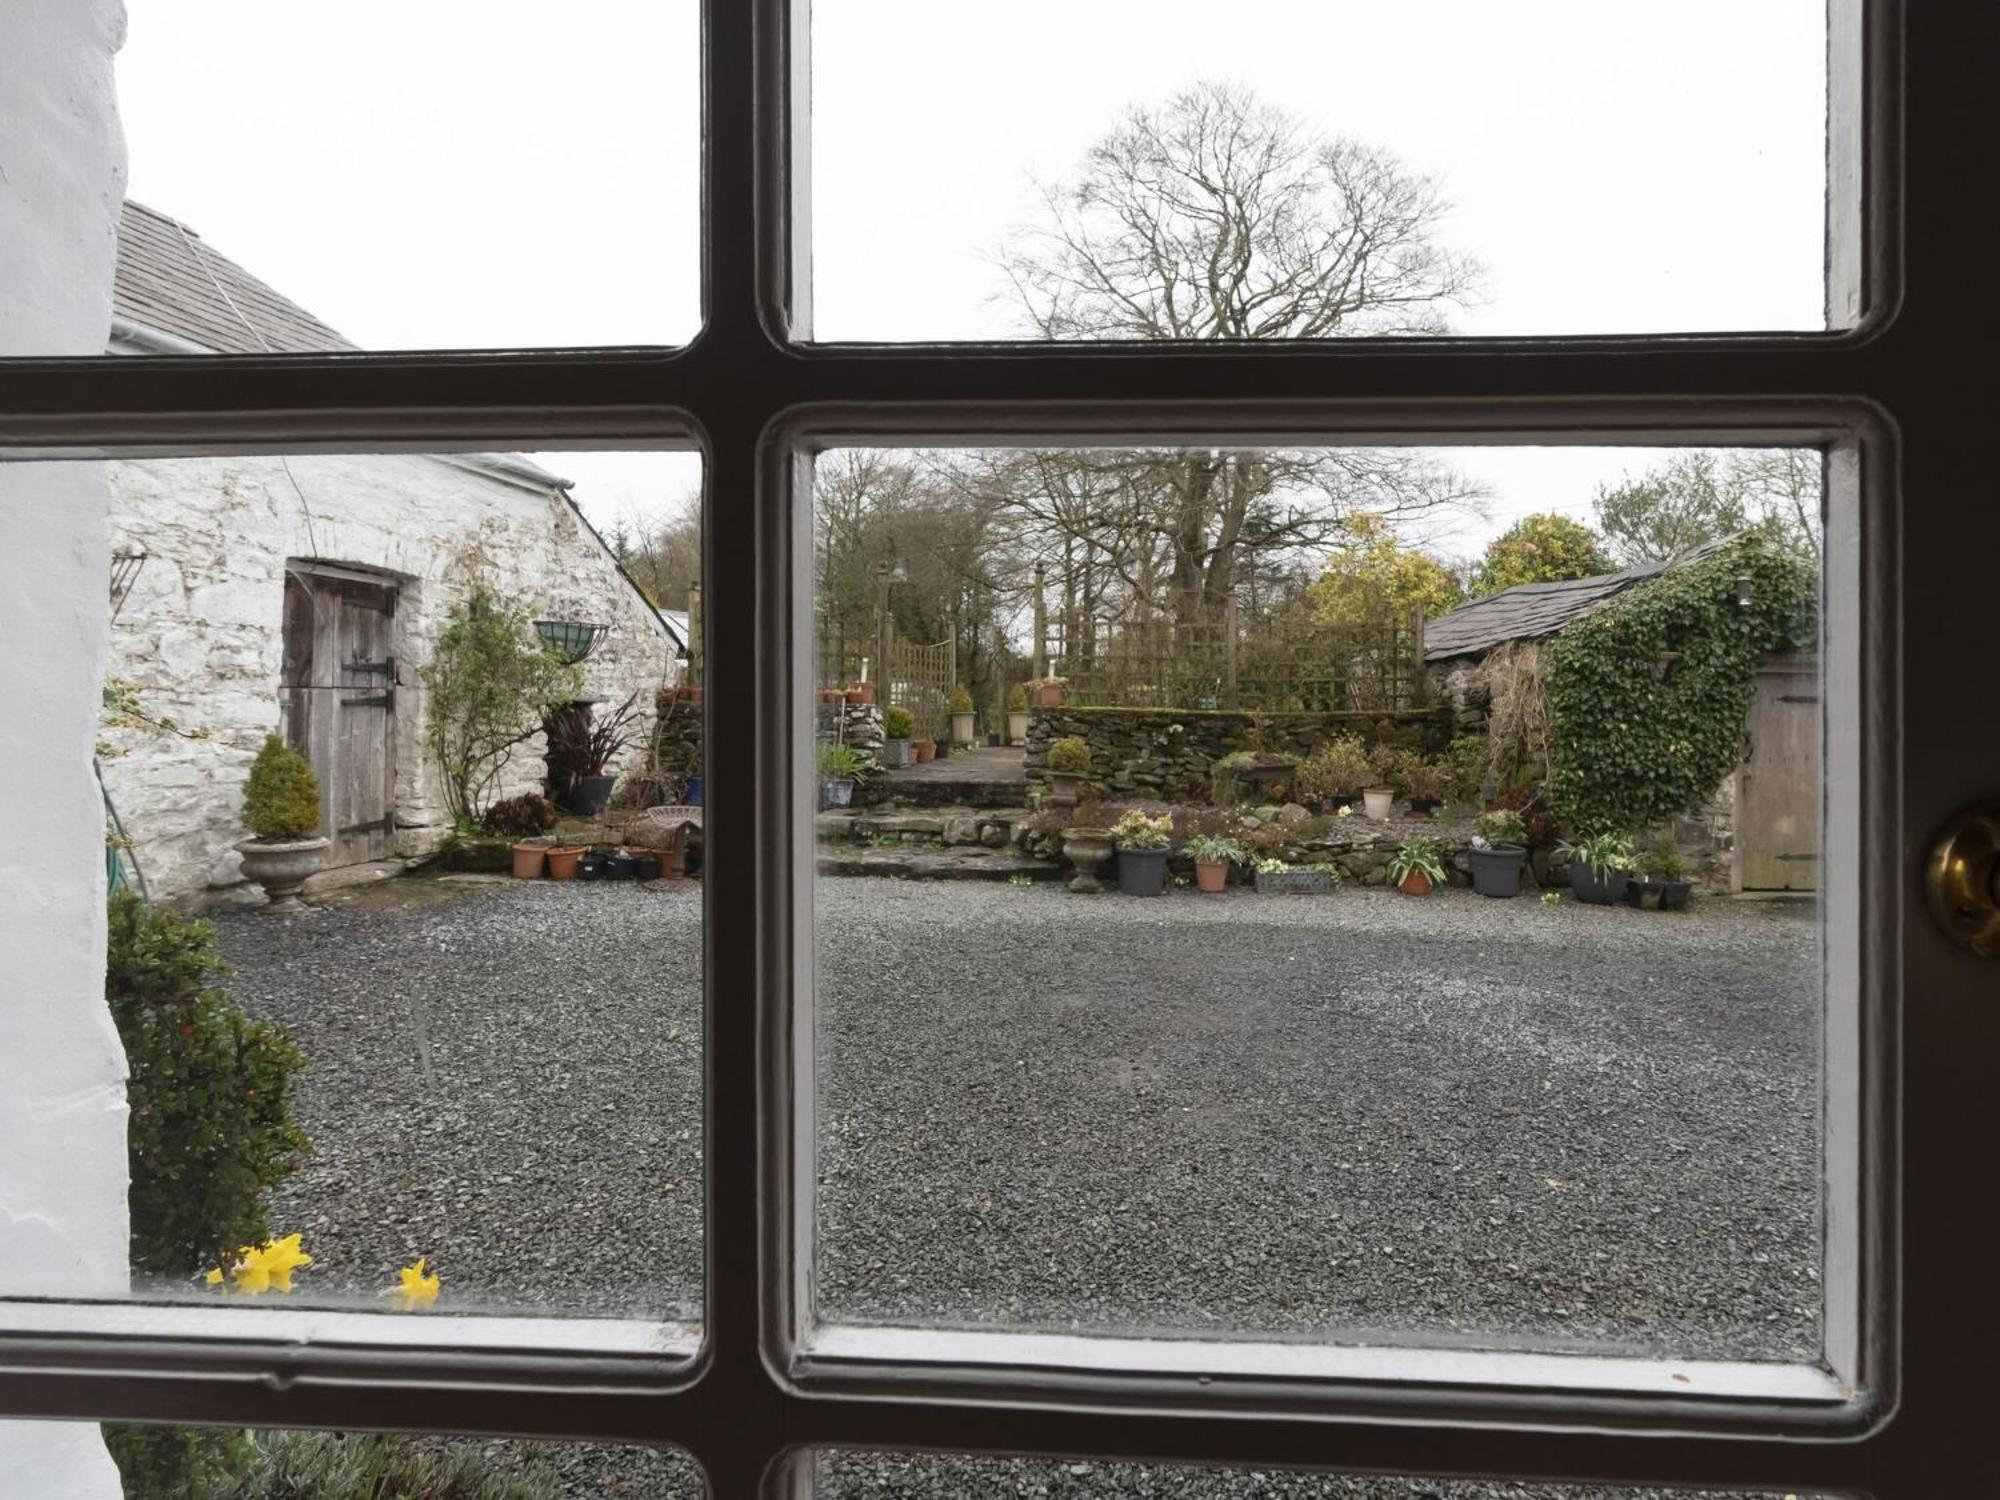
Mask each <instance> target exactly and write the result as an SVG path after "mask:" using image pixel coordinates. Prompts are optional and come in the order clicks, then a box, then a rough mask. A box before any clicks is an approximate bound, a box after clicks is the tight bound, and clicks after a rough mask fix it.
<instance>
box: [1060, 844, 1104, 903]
mask: <svg viewBox="0 0 2000 1500" xmlns="http://www.w3.org/2000/svg"><path fill="white" fill-rule="evenodd" d="M1113 852H1114V850H1113V845H1112V842H1111V835H1110V834H1108V833H1103V832H1100V831H1099V830H1096V829H1090V828H1071V829H1067V830H1065V831H1064V833H1063V858H1064V859H1066V860H1068V861H1069V862H1070V863H1071V864H1072V865H1074V866H1076V874H1075V875H1074V876H1072V877H1071V879H1070V883H1069V888H1070V889H1071V890H1073V891H1075V892H1077V893H1078V894H1079V895H1088V894H1090V893H1092V892H1094V891H1101V890H1103V889H1104V882H1103V880H1102V879H1101V878H1100V872H1102V870H1103V869H1104V865H1105V862H1106V861H1107V860H1109V859H1110V858H1111V856H1112V853H1113Z"/></svg>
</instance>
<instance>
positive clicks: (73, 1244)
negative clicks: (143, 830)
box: [0, 0, 128, 1500]
mask: <svg viewBox="0 0 2000 1500" xmlns="http://www.w3.org/2000/svg"><path fill="white" fill-rule="evenodd" d="M124 29H125V13H124V8H123V7H122V6H121V5H119V4H118V3H116V0H18V3H10V4H5V5H0V59H4V61H0V74H4V77H5V82H4V83H0V148H3V149H0V156H4V165H0V355H17V354H22V355H32V354H97V353H100V352H102V350H103V345H104V330H105V328H106V327H107V326H108V325H109V323H110V319H111V264H112V234H113V227H114V225H115V224H116V222H117V212H118V204H119V200H120V199H121V198H122V196H123V193H124V175H125V153H124V147H123V144H122V142H121V140H120V137H119V130H118V113H117V106H116V103H115V99H114V94H113V90H112V71H111V70H112V58H113V56H114V55H115V54H116V53H117V51H118V48H119V45H120V43H121V42H122V41H123V40H124ZM106 509H107V496H106V489H105V480H104V474H103V470H102V468H101V466H98V465H94V464H74V465H67V466H63V467H61V468H56V467H53V466H48V465H13V466H9V465H5V464H0V536H4V537H5V538H6V540H5V542H4V544H0V639H4V640H6V641H8V642H9V643H10V649H8V650H6V651H4V652H0V696H4V701H5V702H6V704H7V706H8V712H7V713H5V714H4V715H0V775H4V776H5V778H6V782H7V785H8V786H9V787H11V788H12V789H13V797H12V799H11V801H12V806H11V807H10V809H9V815H8V825H9V837H8V838H7V840H6V841H5V843H4V844H0V995H4V996H5V997H6V999H5V1002H4V1003H5V1011H6V1018H7V1040H6V1044H5V1045H4V1046H0V1294H4V1295H9V1296H18V1295H22V1294H28V1295H41V1296H58V1297H60V1296H78V1297H116V1296H120V1295H122V1294H123V1293H124V1292H125V1290H126V1287H127V1280H126V1276H127V1272H126V1267H127V1254H128V1251H127V1248H126V1244H127V1238H128V1228H127V1221H126V1214H125V1170H126V1168H125V1118H126V1111H125V1087H124V1081H125V1058H124V1054H123V1052H122V1051H121V1049H120V1047H119V1045H118V1033H117V1030H116V1029H115V1028H114V1027H113V1026H112V1024H111V1016H110V1013H109V1012H108V1011H107V1010H106V1009H105V1006H104V854H103V826H104V824H103V815H102V813H101V811H100V809H99V804H98V800H97V787H96V784H95V782H94V780H93V778H92V776H91V770H90V753H91V742H92V738H93V736H94V733H95V729H96V720H97V701H96V700H97V679H98V675H99V673H100V672H101V671H102V669H103V666H104V657H105V636H106V629H105V609H104V569H105V559H106V554H107V548H106V543H105V514H106ZM119 1488H120V1487H119V1483H118V1473H117V1470H116V1469H115V1468H113V1466H112V1463H111V1459H110V1456H109V1455H108V1454H107V1453H106V1452H105V1451H104V1443H103V1440H102V1439H101V1438H100V1437H99V1435H98V1431H97V1429H96V1428H95V1427H93V1426H90V1425H88V1424H85V1423H74V1422H71V1423H65V1422H4V1421H0V1495H61V1496H63V1497H65V1500H116V1497H117V1496H118V1494H119Z"/></svg>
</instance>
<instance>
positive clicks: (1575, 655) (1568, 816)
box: [1545, 533, 1819, 832]
mask: <svg viewBox="0 0 2000 1500" xmlns="http://www.w3.org/2000/svg"><path fill="white" fill-rule="evenodd" d="M1818 590H1819V578H1818V574H1817V571H1816V569H1815V568H1814V567H1813V565H1812V564H1811V562H1810V561H1807V560H1802V559H1801V558H1799V557H1797V556H1795V555H1792V554H1789V553H1787V552H1785V551H1782V550H1780V549H1779V548H1777V547H1775V546H1773V545H1772V544H1771V542H1770V541H1769V540H1768V539H1767V538H1765V537H1763V536H1762V535H1760V534H1757V533H1751V534H1748V535H1745V536H1743V537H1740V538H1738V539H1737V540H1735V541H1733V542H1731V543H1730V544H1728V545H1727V546H1725V547H1723V548H1721V549H1720V550H1719V551H1718V552H1716V553H1715V554H1714V555H1713V556H1710V557H1707V558H1704V559H1702V560H1701V561H1700V562H1697V563H1692V564H1689V565H1687V566H1685V567H1681V568H1676V569H1674V570H1673V571H1671V572H1668V573H1665V574H1662V575H1661V576H1660V577H1659V578H1657V579H1655V580H1653V581H1652V582H1650V583H1645V584H1641V585H1639V586H1638V587H1636V588H1633V589H1630V590H1628V591H1627V592H1626V593H1624V594H1622V595H1620V596H1619V597H1618V598H1617V599H1616V600H1614V601H1613V602H1612V603H1610V604H1607V605H1606V606H1604V607H1603V608H1602V609H1599V610H1597V611H1595V612H1593V613H1592V614H1589V615H1587V616H1585V617H1584V618H1583V619H1581V620H1578V621H1577V622H1576V623H1575V624H1573V625H1571V626H1570V627H1569V628H1568V629H1567V630H1565V631H1563V633H1562V634H1561V635H1559V636H1558V637H1556V639H1555V641H1554V642H1553V643H1552V644H1551V645H1550V647H1549V649H1548V651H1547V653H1546V659H1547V667H1546V673H1545V675H1546V682H1547V687H1548V701H1549V728H1550V740H1551V748H1550V758H1549V781H1548V788H1547V792H1548V798H1549V801H1550V803H1551V804H1552V805H1553V806H1554V808H1555V810H1556V812H1557V814H1558V815H1559V816H1561V817H1562V818H1563V819H1564V820H1565V821H1566V822H1568V823H1569V824H1570V825H1571V826H1572V827H1573V828H1576V829H1579V830H1585V831H1590V832H1600V831H1617V832H1626V831H1629V830H1632V829H1637V828H1642V827H1644V826H1646V825H1648V824H1652V823H1659V822H1663V821H1665V820H1666V819H1668V818H1672V817H1675V816H1677V815H1679V814H1681V813H1683V812H1686V811H1688V810H1689V809H1690V808H1693V807H1695V806H1697V805H1699V804H1700V803H1702V802H1704V801H1706V800H1707V799H1708V798H1709V797H1711V796H1713V795H1714V794H1715V791H1716V789H1717V788H1718V787H1719V786H1721V784H1722V780H1723V778H1724V777H1725V776H1727V775H1728V774H1729V773H1730V772H1731V771H1732V770H1734V769H1735V767H1736V766H1737V764H1738V763H1739V761H1740V760H1741V758H1742V750H1743V729H1744V722H1745V720H1746V718H1747V716H1748V714H1749V711H1750V700H1751V695H1752V693H1753V691H1754V687H1755V679H1756V674H1757V664H1758V662H1759V660H1760V659H1761V658H1762V657H1763V656H1765V655H1766V654H1767V653H1769V652H1773V651H1785V650H1793V649H1799V648H1805V647H1811V646H1812V645H1813V644H1814V643H1815V641H1816V639H1817V599H1818Z"/></svg>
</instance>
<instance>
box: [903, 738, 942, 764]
mask: <svg viewBox="0 0 2000 1500" xmlns="http://www.w3.org/2000/svg"><path fill="white" fill-rule="evenodd" d="M936 755H937V741H936V740H929V739H925V740H911V741H910V758H911V759H912V760H914V761H915V762H916V763H917V764H918V765H920V766H921V765H927V764H929V763H930V761H931V760H932V759H934V758H935V757H936Z"/></svg>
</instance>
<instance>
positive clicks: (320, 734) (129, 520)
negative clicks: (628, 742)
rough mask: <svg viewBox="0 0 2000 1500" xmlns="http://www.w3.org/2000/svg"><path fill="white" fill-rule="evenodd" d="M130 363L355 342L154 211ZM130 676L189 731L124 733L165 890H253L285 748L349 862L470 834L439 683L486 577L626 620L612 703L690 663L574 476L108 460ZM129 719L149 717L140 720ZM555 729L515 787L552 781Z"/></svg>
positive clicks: (515, 461) (128, 260)
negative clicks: (251, 851)
mask: <svg viewBox="0 0 2000 1500" xmlns="http://www.w3.org/2000/svg"><path fill="white" fill-rule="evenodd" d="M114 313H115V316H114V320H113V323H112V329H111V339H110V352H111V353H113V354H123V355H140V356H143V355H149V354H158V353H189V352H214V353H250V352H257V351H261V350H273V351H281V352H294V351H303V350H329V349H349V348H352V347H353V345H351V344H349V343H348V342H347V341H346V340H345V339H343V338H342V337H341V336H340V335H339V334H338V333H336V332H335V331H334V330H333V329H331V328H328V327H327V326H326V325H325V324H323V323H321V322H319V321H318V320H317V319H315V318H314V317H312V316H311V314H309V313H307V312H306V311H305V310H304V309H302V308H300V307H298V306H297V305H296V304H295V303H292V302H291V301H289V300H287V299H286V298H285V297H283V296H282V295H280V294H279V293H278V292H276V291H274V290H273V289H272V288H270V287H269V286H267V285H265V284H264V283H263V282H261V281H259V280H258V279H257V278H255V277H254V276H251V275H250V274H249V273H248V272H246V271H244V270H243V269H242V268H241V267H239V266H237V265H235V264H233V263H232V262H230V261H229V260H227V259H225V258H224V257H222V256H220V255H218V254H217V253H216V252H215V251H213V250H211V249H210V248H209V247H208V246H207V245H206V244H204V243H203V242H202V241H201V239H200V238H199V237H198V236H197V235H195V234H194V232H193V231H192V230H190V229H187V228H186V227H185V226H183V225H181V224H179V223H178V222H176V221H175V220H173V219H170V218H167V217H165V216H164V215H161V214H158V213H156V212H154V211H153V210H151V209H148V208H144V207H142V206H140V205H138V204H135V203H127V204H126V205H125V208H124V211H123V213H122V214H121V216H120V221H119V239H118V258H117V279H116V297H115V302H114ZM105 467H106V469H107V470H108V475H109V481H110V487H111V496H112V507H111V533H112V551H113V577H112V596H113V607H114V609H115V611H116V617H115V621H114V625H113V630H112V648H111V661H110V667H109V675H110V677H111V679H113V681H114V682H115V683H116V684H118V685H119V687H120V688H121V689H123V690H129V692H130V693H131V695H132V701H134V702H136V703H137V704H138V705H139V706H140V708H141V710H142V711H143V714H144V716H146V717H147V718H150V719H154V720H169V721H171V724H172V727H171V728H163V727H158V726H154V727H146V726H143V725H140V726H134V725H129V724H128V725H126V726H124V727H114V728H108V729H107V730H106V733H105V741H106V743H105V746H104V749H105V751H106V752H107V753H106V754H105V755H104V757H103V778H104V784H105V788H106V791H107V793H108V795H109V797H110V798H111V801H112V804H113V806H114V807H115V808H116V811H117V814H118V816H119V819H120V821H121V823H122V825H123V828H124V832H125V835H126V838H127V839H128V840H129V842H130V846H131V848H132V851H133V854H134V855H135V857H136V859H137V862H138V865H139V868H140V870H141V872H142V873H143V875H144V877H145V880H146V883H147V886H148V888H149V890H150V891H151V893H152V894H153V895H154V896H155V897H156V898H159V899H166V900H170V901H174V902H176V903H179V904H185V905H199V904H202V903H204V902H206V901H209V900H213V899H216V898H217V897H218V896H220V895H223V894H225V893H227V892H228V891H230V889H231V888H233V887H237V886H239V885H240V884H241V876H240V875H239V873H238V870H237V863H238V860H237V855H236V853H235V850H234V848H233V847H232V846H233V845H234V844H235V843H236V842H237V841H238V840H240V839H241V838H242V837H243V836H244V833H243V829H242V828H241V826H240V824H239V823H238V820H237V813H238V809H239V806H240V802H241V789H242V784H243V779H244V776H245V774H246V772H247V769H248V766H249V763H250V759H251V756H252V755H253V753H254V752H255V751H256V749H257V746H258V745H259V743H260V742H261V741H262V739H263V736H264V735H265V734H266V733H268V732H270V731H273V730H278V731H280V732H282V733H284V734H285V735H286V736H287V738H288V739H289V740H290V741H291V742H292V744H293V746H294V748H296V749H298V750H300V751H301V752H302V753H304V754H306V755H307V757H308V759H310V760H311V761H312V762H313V768H314V770H315V771H316V772H317V773H318V775H319V779H320V784H321V798H322V820H321V831H322V832H323V833H325V834H326V835H328V836H329V837H330V838H331V839H332V840H333V846H332V848H331V850H330V851H329V855H328V858H329V863H330V864H332V865H335V866H341V865H352V864H358V863H363V862H367V861H375V860H383V859H408V858H413V857H418V856H421V855H424V854H427V853H429V852H432V851H433V850H435V849H436V848H438V847H439V846H440V845H441V844H442V843H443V841H444V840H445V839H446V838H447V837H448V836H449V834H450V832H451V829H450V826H449V818H448V816H447V815H446V813H445V811H444V805H443V797H442V790H441V786H440V783H439V778H438V773H437V770H436V767H435V766H434V765H433V764H431V763H430V761H429V758H428V757H427V756H426V754H425V752H424V750H423V746H422V730H423V721H424V709H425V703H424V690H423V686H422V679H421V672H422V669H423V667H424V665H425V663H426V662H427V661H428V660H429V657H430V651H431V645H432V642H433V641H434V640H435V639H436V636H437V634H438V632H439V630H440V629H441V627H442V623H443V621H444V620H445V618H446V617H447V615H448V614H449V612H450V610H451V607H452V605H453V603H454V601H455V600H456V599H458V598H459V597H461V596H462V593H463V589H464V582H465V579H466V578H467V576H468V570H469V569H473V568H476V569H478V570H479V571H480V572H481V573H483V574H484V575H485V576H486V577H487V578H489V579H490V580H492V581H493V582H494V583H496V584H497V585H498V586H499V588H500V589H501V590H502V591H503V592H505V593H507V594H509V595H511V596H512V597H513V598H514V599H515V600H516V601H518V602H519V603H520V604H521V605H523V606H524V607H525V608H526V609H527V610H528V611H529V613H530V614H531V615H532V616H534V617H535V618H546V619H552V620H568V621H578V622H586V623H589V624H592V625H597V626H602V627H605V628H604V630H603V632H602V635H601V639H600V643H599V644H598V645H597V646H596V648H595V649H594V650H593V651H592V653H591V654H590V656H589V657H588V659H587V660H586V662H585V673H586V692H587V694H588V696H589V697H591V698H593V699H597V700H601V701H606V702H610V703H617V702H620V701H622V700H623V699H624V698H625V697H626V695H627V694H629V693H633V692H636V693H638V695H639V703H640V705H641V708H642V710H643V711H645V712H648V713H650V709H651V705H652V703H653V700H654V690H655V689H657V688H658V687H659V686H660V685H661V684H662V683H665V682H671V681H673V680H674V679H675V677H676V674H677V672H678V670H679V664H680V663H681V662H682V661H683V660H684V659H685V656H686V639H685V628H686V627H685V625H684V624H683V625H681V626H680V627H679V628H677V627H676V625H675V623H674V622H673V621H671V620H670V619H669V618H667V617H666V616H664V615H663V614H662V613H661V612H660V611H659V610H657V609H655V608H654V607H653V606H652V605H651V604H650V603H649V602H648V601H647V599H646V598H645V596H644V595H643V594H642V593H641V592H640V591H639V589H638V587H637V585H635V584H634V583H633V582H632V580H631V579H630V578H629V577H627V576H626V574H625V572H624V570H623V569H622V568H621V567H620V566H619V563H618V561H617V559H616V558H615V557H614V556H613V554H612V552H611V550H610V549H609V547H607V546H606V545H605V542H604V540H603V538H602V537H600V536H599V535H598V534H597V532H596V531H595V530H594V529H593V528H592V527H591V525H590V523H589V522H588V521H587V520H585V519H584V516H583V514H582V512H581V511H580V510H579V509H578V508H577V506H576V503H575V501H574V499H573V498H572V496H571V494H570V485H569V482H568V481H566V480H563V479H559V478H557V477H556V476H555V475H553V474H550V473H548V472H547V471H545V470H544V469H542V468H540V467H538V466H537V465H535V464H533V463H530V462H528V461H527V460H525V459H522V458H519V457H514V456H508V455H501V454H367V455H325V454H300V455H294V456H291V457H224V458H216V457H203V458H173V459H120V460H117V461H114V462H111V463H109V464H107V465H106V466H105ZM128 717H129V716H128ZM544 749H545V746H544V745H543V744H542V742H541V738H540V736H539V735H538V736H536V737H535V738H534V739H532V740H529V741H526V742H524V743H523V744H522V745H520V746H519V747H518V748H517V749H516V751H515V752H514V754H513V756H512V758H511V759H510V761H509V763H508V766H507V769H506V772H505V775H504V782H503V785H502V786H501V788H500V795H503V796H505V795H511V794H513V793H516V792H520V791H526V790H532V789H539V788H540V786H541V785H542V782H543V777H544V774H545V767H544V764H543V760H542V755H543V752H544Z"/></svg>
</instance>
